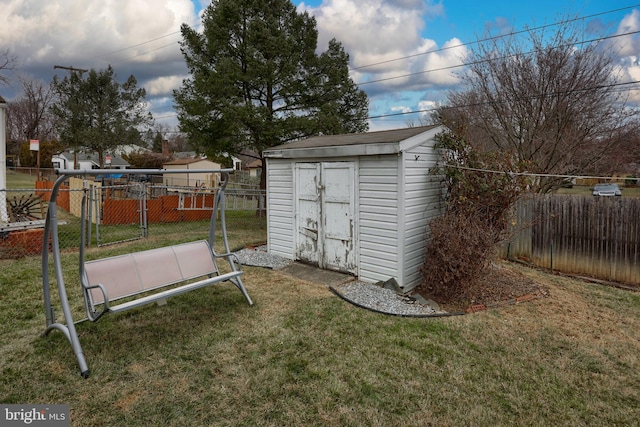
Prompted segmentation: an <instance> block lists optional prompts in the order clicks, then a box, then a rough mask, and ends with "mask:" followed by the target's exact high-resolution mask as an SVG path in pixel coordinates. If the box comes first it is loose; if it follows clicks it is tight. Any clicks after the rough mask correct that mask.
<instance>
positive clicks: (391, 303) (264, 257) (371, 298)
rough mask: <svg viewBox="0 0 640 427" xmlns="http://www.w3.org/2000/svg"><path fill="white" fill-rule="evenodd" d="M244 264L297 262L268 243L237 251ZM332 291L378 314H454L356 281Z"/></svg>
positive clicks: (269, 265)
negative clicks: (271, 249)
mask: <svg viewBox="0 0 640 427" xmlns="http://www.w3.org/2000/svg"><path fill="white" fill-rule="evenodd" d="M236 255H237V256H238V259H239V260H240V263H241V264H242V265H249V266H253V267H264V268H271V269H273V270H281V269H283V268H286V267H288V266H289V265H291V264H293V261H291V260H290V259H286V258H283V257H281V256H278V255H273V254H270V253H268V252H267V248H266V246H258V247H255V248H244V249H241V250H239V251H236ZM329 288H330V289H331V291H332V292H333V293H335V294H336V295H338V296H339V297H340V298H342V299H343V300H345V301H347V302H350V303H351V304H353V305H355V306H357V307H361V308H365V309H368V310H371V311H375V312H377V313H383V314H391V315H395V316H403V317H438V316H446V315H451V314H449V313H447V312H445V311H440V310H439V309H435V308H433V307H431V306H430V305H429V304H425V303H424V302H420V301H418V300H416V298H412V297H411V296H403V295H398V294H397V293H396V291H394V290H391V289H387V288H383V287H381V286H377V285H373V284H370V283H366V282H361V281H358V280H354V281H352V282H348V283H345V284H342V285H340V286H336V287H334V286H329Z"/></svg>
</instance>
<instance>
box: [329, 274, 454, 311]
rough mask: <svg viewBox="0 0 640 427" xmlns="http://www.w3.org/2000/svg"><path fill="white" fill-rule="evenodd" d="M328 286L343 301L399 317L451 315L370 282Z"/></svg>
mask: <svg viewBox="0 0 640 427" xmlns="http://www.w3.org/2000/svg"><path fill="white" fill-rule="evenodd" d="M330 288H331V290H332V291H333V292H334V293H335V294H336V295H338V296H339V297H341V298H342V299H344V300H345V301H348V302H350V303H352V304H353V305H355V306H357V307H362V308H366V309H368V310H371V311H375V312H377V313H382V314H390V315H394V316H401V317H441V316H451V315H452V314H451V313H447V312H446V311H441V310H438V309H435V308H433V307H431V306H430V305H429V304H426V303H423V302H419V301H418V300H416V299H415V298H412V297H411V296H404V295H398V294H397V293H396V291H394V290H392V289H387V288H383V287H381V286H377V285H373V284H371V283H366V282H360V281H354V282H350V283H347V284H344V285H342V286H339V287H330Z"/></svg>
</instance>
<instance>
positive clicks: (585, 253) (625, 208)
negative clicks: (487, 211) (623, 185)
mask: <svg viewBox="0 0 640 427" xmlns="http://www.w3.org/2000/svg"><path fill="white" fill-rule="evenodd" d="M512 231H513V234H512V238H511V239H510V240H509V241H508V242H507V243H506V244H505V245H504V247H503V248H502V253H501V255H502V256H503V257H506V258H520V259H524V260H526V261H529V262H531V263H533V264H534V265H537V266H540V267H545V268H549V269H552V270H558V271H562V272H567V273H575V274H582V275H588V276H591V277H596V278H599V279H604V280H613V281H616V282H623V283H631V284H640V199H635V198H624V197H622V198H621V197H590V196H571V195H536V196H530V197H526V198H524V199H522V200H520V201H519V202H517V203H516V205H515V206H514V208H513V214H512Z"/></svg>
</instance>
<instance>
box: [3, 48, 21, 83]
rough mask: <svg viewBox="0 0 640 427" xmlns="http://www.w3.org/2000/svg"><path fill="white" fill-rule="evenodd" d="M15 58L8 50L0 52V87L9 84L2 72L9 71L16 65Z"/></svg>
mask: <svg viewBox="0 0 640 427" xmlns="http://www.w3.org/2000/svg"><path fill="white" fill-rule="evenodd" d="M16 61H17V57H16V56H15V55H13V54H11V51H10V50H9V49H5V50H2V51H0V85H7V84H9V77H7V76H6V75H5V74H4V72H5V71H11V70H13V69H14V67H15V65H16Z"/></svg>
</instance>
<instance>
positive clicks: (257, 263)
mask: <svg viewBox="0 0 640 427" xmlns="http://www.w3.org/2000/svg"><path fill="white" fill-rule="evenodd" d="M236 255H237V256H238V259H239V260H240V264H242V265H250V266H252V267H265V268H271V269H273V270H281V269H283V268H285V267H288V266H290V265H291V264H293V261H291V260H290V259H286V258H283V257H281V256H278V255H272V254H270V253H268V252H267V247H266V246H257V247H255V248H245V249H241V250H239V251H237V252H236Z"/></svg>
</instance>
